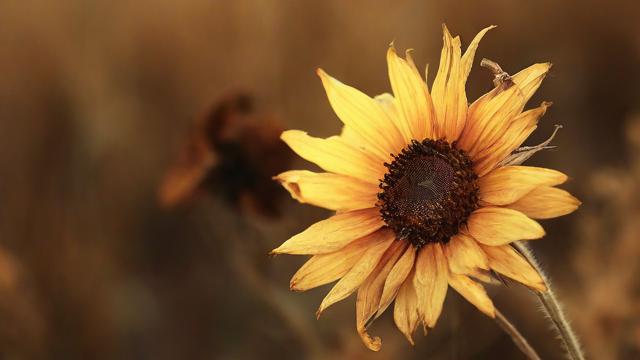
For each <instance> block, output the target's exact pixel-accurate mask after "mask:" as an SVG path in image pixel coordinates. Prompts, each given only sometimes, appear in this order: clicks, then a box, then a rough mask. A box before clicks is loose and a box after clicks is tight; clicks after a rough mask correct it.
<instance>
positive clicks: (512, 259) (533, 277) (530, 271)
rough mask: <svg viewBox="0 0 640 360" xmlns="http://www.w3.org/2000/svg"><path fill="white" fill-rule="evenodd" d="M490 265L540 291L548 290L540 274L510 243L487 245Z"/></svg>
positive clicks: (499, 271)
mask: <svg viewBox="0 0 640 360" xmlns="http://www.w3.org/2000/svg"><path fill="white" fill-rule="evenodd" d="M482 249H483V250H484V252H485V253H486V254H487V258H488V259H489V266H490V267H491V269H493V270H494V271H496V272H498V273H500V274H502V275H505V276H507V277H510V278H512V279H513V280H516V281H519V282H521V283H522V284H524V285H526V286H528V287H530V288H532V289H536V290H539V291H546V289H547V288H546V286H545V285H544V281H543V280H542V278H541V277H540V274H538V272H537V271H536V270H535V269H534V268H533V267H532V266H531V265H530V264H529V263H528V262H527V261H526V260H525V259H524V258H523V257H522V256H521V255H520V254H518V252H517V251H515V250H514V249H513V248H512V247H511V246H510V245H503V246H485V245H482Z"/></svg>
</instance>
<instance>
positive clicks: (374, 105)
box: [318, 69, 405, 158]
mask: <svg viewBox="0 0 640 360" xmlns="http://www.w3.org/2000/svg"><path fill="white" fill-rule="evenodd" d="M318 76H320V79H321V80H322V84H323V85H324V89H325V91H326V93H327V97H328V98H329V102H330V103H331V107H333V111H334V112H335V113H336V115H337V116H338V118H340V120H342V122H343V123H344V124H345V125H346V126H347V127H349V128H351V129H353V130H354V131H356V132H357V133H358V134H359V135H360V136H361V137H362V138H363V139H364V140H366V141H367V143H368V145H369V146H370V147H371V151H373V152H375V153H376V154H377V155H378V156H379V157H381V158H389V154H392V153H394V154H395V153H397V152H398V151H399V150H400V149H402V148H403V147H404V144H405V142H404V139H403V137H402V134H401V133H400V131H399V130H398V128H397V127H396V125H395V124H394V123H393V121H392V120H391V119H390V118H389V117H388V116H387V114H386V113H385V111H384V109H383V108H382V106H381V105H380V104H379V103H378V102H376V101H375V100H374V99H372V98H370V97H369V96H367V95H365V94H363V93H362V92H360V91H359V90H357V89H355V88H353V87H350V86H347V85H345V84H343V83H341V82H340V81H338V80H336V79H334V78H332V77H331V76H329V75H327V73H325V72H324V71H323V70H322V69H318Z"/></svg>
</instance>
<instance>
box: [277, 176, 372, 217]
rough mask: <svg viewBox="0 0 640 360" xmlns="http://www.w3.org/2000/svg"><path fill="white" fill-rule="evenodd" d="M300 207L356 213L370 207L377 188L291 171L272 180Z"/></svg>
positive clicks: (348, 179) (347, 178)
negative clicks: (352, 211)
mask: <svg viewBox="0 0 640 360" xmlns="http://www.w3.org/2000/svg"><path fill="white" fill-rule="evenodd" d="M275 179H276V180H278V181H279V182H280V184H282V186H283V187H284V188H285V189H287V191H289V194H291V197H293V198H294V199H296V200H298V201H299V202H301V203H303V204H304V203H306V204H311V205H315V206H320V207H323V208H326V209H329V210H339V211H345V210H358V209H366V208H370V207H373V206H374V205H375V203H376V201H377V194H378V192H379V191H380V189H379V188H378V186H376V185H374V184H372V183H369V182H364V181H362V180H358V179H356V178H354V177H351V176H346V175H338V174H332V173H314V172H311V171H307V170H291V171H287V172H283V173H282V174H280V175H278V176H276V177H275Z"/></svg>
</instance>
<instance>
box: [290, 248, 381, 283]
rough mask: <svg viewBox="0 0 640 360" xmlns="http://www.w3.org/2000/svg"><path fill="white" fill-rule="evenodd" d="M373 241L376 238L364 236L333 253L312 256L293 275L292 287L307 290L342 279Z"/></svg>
mask: <svg viewBox="0 0 640 360" xmlns="http://www.w3.org/2000/svg"><path fill="white" fill-rule="evenodd" d="M372 243H374V244H375V239H372V238H371V237H364V238H361V239H358V240H355V241H353V242H352V243H350V244H349V245H347V246H345V247H344V248H342V249H340V250H337V251H334V252H332V253H328V254H319V255H314V256H312V257H311V259H309V260H308V261H307V262H306V263H305V264H304V265H302V267H301V268H300V269H299V270H298V271H297V272H296V273H295V274H294V275H293V277H292V278H291V281H290V283H289V287H290V289H291V290H293V291H306V290H309V289H313V288H315V287H318V286H321V285H324V284H328V283H330V282H334V281H336V280H338V279H340V278H341V277H343V276H344V275H346V274H347V273H348V272H349V270H351V268H353V266H354V265H355V264H356V262H358V260H360V258H361V257H362V254H364V252H365V251H366V250H367V249H369V248H370V247H371V244H372Z"/></svg>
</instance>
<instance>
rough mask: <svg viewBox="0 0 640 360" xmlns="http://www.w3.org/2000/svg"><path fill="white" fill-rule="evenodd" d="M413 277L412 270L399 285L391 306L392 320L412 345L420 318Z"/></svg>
mask: <svg viewBox="0 0 640 360" xmlns="http://www.w3.org/2000/svg"><path fill="white" fill-rule="evenodd" d="M413 278H414V272H413V271H412V272H411V273H409V275H408V276H407V279H406V280H405V281H404V283H403V284H402V286H401V287H400V290H399V291H398V296H396V303H395V305H394V307H393V321H394V322H395V323H396V326H397V327H398V330H400V332H402V333H403V334H404V336H405V337H406V338H407V340H408V341H409V343H410V344H411V345H414V342H413V333H414V332H415V331H416V328H417V327H418V322H419V320H420V319H419V315H418V296H417V294H416V289H415V288H414V286H413Z"/></svg>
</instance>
